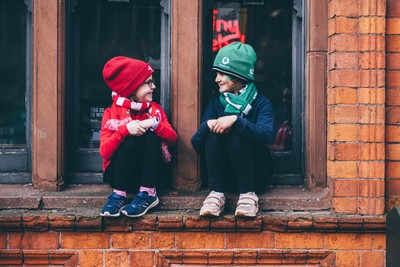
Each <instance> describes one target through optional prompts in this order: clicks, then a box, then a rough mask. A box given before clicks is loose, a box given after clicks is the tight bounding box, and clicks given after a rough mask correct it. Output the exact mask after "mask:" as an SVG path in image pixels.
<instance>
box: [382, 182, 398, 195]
mask: <svg viewBox="0 0 400 267" xmlns="http://www.w3.org/2000/svg"><path fill="white" fill-rule="evenodd" d="M385 189H386V194H387V195H388V196H400V179H396V180H394V179H393V180H392V179H387V180H386V185H385Z"/></svg>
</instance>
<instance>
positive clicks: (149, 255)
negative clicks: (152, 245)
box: [129, 251, 154, 267]
mask: <svg viewBox="0 0 400 267" xmlns="http://www.w3.org/2000/svg"><path fill="white" fill-rule="evenodd" d="M129 258H130V266H132V267H152V266H154V253H153V252H150V251H131V252H130V253H129Z"/></svg>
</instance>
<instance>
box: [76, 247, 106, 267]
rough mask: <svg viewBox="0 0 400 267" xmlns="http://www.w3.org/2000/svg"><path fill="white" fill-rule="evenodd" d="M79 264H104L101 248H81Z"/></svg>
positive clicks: (84, 266) (91, 265)
mask: <svg viewBox="0 0 400 267" xmlns="http://www.w3.org/2000/svg"><path fill="white" fill-rule="evenodd" d="M79 266H80V267H93V266H103V252H102V251H100V250H79Z"/></svg>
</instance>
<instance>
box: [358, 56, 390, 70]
mask: <svg viewBox="0 0 400 267" xmlns="http://www.w3.org/2000/svg"><path fill="white" fill-rule="evenodd" d="M385 59H386V57H385V52H363V53H360V57H359V66H360V68H362V69H383V68H385Z"/></svg>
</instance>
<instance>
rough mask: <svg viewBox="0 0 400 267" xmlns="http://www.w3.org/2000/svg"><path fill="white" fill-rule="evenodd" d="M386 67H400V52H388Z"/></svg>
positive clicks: (393, 68) (392, 68) (390, 68)
mask: <svg viewBox="0 0 400 267" xmlns="http://www.w3.org/2000/svg"><path fill="white" fill-rule="evenodd" d="M386 68H387V69H388V70H395V69H400V54H392V53H391V54H386Z"/></svg>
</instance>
